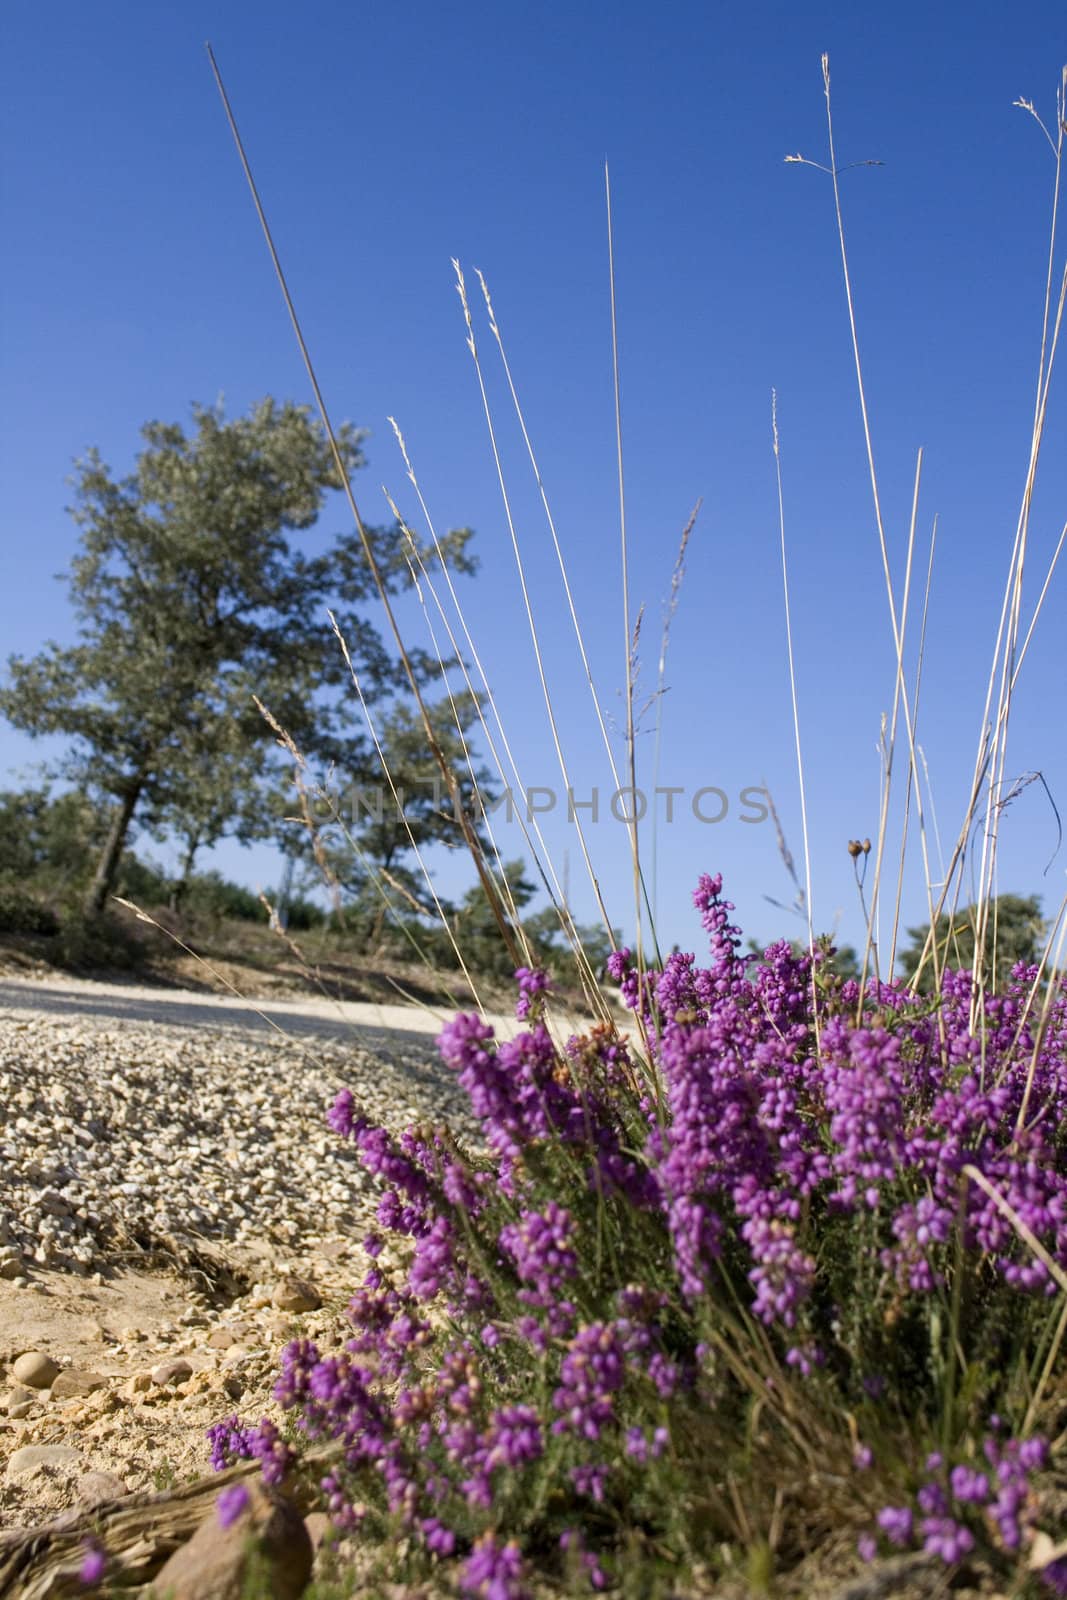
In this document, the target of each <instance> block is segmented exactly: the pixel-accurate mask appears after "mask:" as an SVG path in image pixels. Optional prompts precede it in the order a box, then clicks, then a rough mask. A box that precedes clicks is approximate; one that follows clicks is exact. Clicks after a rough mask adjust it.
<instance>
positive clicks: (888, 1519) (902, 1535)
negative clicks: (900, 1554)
mask: <svg viewBox="0 0 1067 1600" xmlns="http://www.w3.org/2000/svg"><path fill="white" fill-rule="evenodd" d="M875 1520H876V1521H877V1523H878V1526H879V1527H880V1528H881V1530H882V1532H883V1533H884V1534H885V1536H886V1538H887V1539H888V1540H889V1542H890V1544H895V1545H899V1546H900V1547H901V1548H902V1549H903V1548H906V1547H907V1546H908V1545H909V1544H910V1543H911V1540H912V1531H913V1528H914V1522H915V1519H914V1517H913V1516H912V1513H911V1511H910V1510H909V1509H908V1507H907V1506H883V1507H882V1509H881V1511H879V1513H878V1516H877V1518H876V1519H875Z"/></svg>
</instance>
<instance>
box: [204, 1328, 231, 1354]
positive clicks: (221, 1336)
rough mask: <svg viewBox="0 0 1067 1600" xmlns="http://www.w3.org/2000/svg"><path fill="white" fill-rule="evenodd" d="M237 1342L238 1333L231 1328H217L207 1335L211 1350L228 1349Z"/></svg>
mask: <svg viewBox="0 0 1067 1600" xmlns="http://www.w3.org/2000/svg"><path fill="white" fill-rule="evenodd" d="M236 1343H237V1335H236V1334H235V1333H233V1332H231V1330H230V1329H229V1328H215V1329H214V1330H213V1331H212V1332H211V1333H209V1334H208V1336H207V1344H208V1349H209V1350H228V1349H229V1348H230V1346H231V1345H233V1344H236Z"/></svg>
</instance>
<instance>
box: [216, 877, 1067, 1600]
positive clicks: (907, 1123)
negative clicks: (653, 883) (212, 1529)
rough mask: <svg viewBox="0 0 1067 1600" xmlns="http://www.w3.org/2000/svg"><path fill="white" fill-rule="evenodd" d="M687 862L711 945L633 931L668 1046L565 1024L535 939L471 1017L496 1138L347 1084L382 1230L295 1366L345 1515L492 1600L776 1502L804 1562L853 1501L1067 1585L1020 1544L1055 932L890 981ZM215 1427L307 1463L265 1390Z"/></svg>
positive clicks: (1056, 1317)
mask: <svg viewBox="0 0 1067 1600" xmlns="http://www.w3.org/2000/svg"><path fill="white" fill-rule="evenodd" d="M694 898H695V902H696V906H697V909H698V911H699V912H700V915H701V920H702V923H703V926H704V928H705V930H706V932H707V934H708V937H709V940H710V946H711V959H710V962H709V964H708V965H707V966H705V967H698V966H697V965H696V962H695V958H694V957H693V956H692V955H682V954H677V955H672V956H671V957H670V958H669V959H668V960H667V962H666V964H665V965H664V967H663V968H662V970H656V971H651V970H639V968H638V966H637V964H635V963H634V961H633V960H632V959H631V956H630V954H629V952H627V951H625V950H624V951H619V952H617V953H616V954H615V955H614V956H613V957H612V958H611V963H610V965H611V972H612V976H613V978H614V979H615V980H616V981H617V982H618V983H619V984H620V985H621V988H622V992H623V995H624V997H625V999H626V1002H627V1003H628V1005H629V1006H630V1007H631V1008H632V1010H633V1011H634V1013H635V1021H636V1030H635V1031H636V1034H637V1037H638V1038H639V1040H640V1045H639V1047H638V1046H635V1047H633V1048H631V1047H630V1046H629V1045H628V1044H627V1043H626V1041H625V1040H624V1039H622V1038H621V1037H619V1036H618V1035H617V1034H616V1033H615V1032H614V1031H612V1030H611V1029H609V1028H607V1027H601V1028H596V1029H594V1030H593V1031H592V1032H591V1033H589V1034H588V1035H586V1036H584V1037H580V1038H571V1039H570V1040H569V1041H568V1042H567V1043H566V1044H565V1045H564V1046H562V1047H561V1046H558V1045H557V1043H556V1042H555V1041H554V1039H553V1036H552V1034H551V1032H550V1030H549V1026H548V1023H547V1020H546V992H545V985H544V982H543V980H542V979H541V977H540V976H539V975H538V974H535V973H531V972H529V971H526V970H525V969H524V970H523V971H522V972H521V973H520V974H519V975H518V977H519V987H520V1000H519V1015H520V1019H521V1020H523V1021H524V1023H525V1029H524V1031H523V1032H521V1033H520V1034H519V1035H518V1036H517V1037H516V1038H514V1039H511V1040H508V1041H507V1042H500V1043H498V1042H497V1041H496V1040H495V1038H494V1034H493V1030H492V1028H491V1027H489V1026H488V1025H487V1024H486V1023H485V1022H484V1021H483V1020H482V1019H480V1018H479V1017H477V1016H459V1017H457V1018H455V1020H454V1021H453V1022H451V1023H450V1024H449V1025H448V1026H447V1027H446V1028H445V1030H444V1032H443V1033H442V1035H441V1038H440V1049H441V1053H442V1056H443V1059H444V1061H445V1063H446V1064H447V1066H448V1067H449V1068H450V1069H451V1070H452V1071H453V1072H454V1073H455V1074H456V1076H457V1078H458V1080H459V1082H460V1084H461V1085H462V1087H463V1088H464V1090H465V1091H466V1094H467V1096H468V1097H469V1100H470V1104H471V1107H472V1110H473V1112H474V1113H475V1115H476V1117H477V1118H478V1121H479V1123H480V1126H481V1130H482V1134H483V1148H482V1149H481V1150H480V1151H473V1150H464V1149H462V1148H461V1147H460V1146H459V1145H458V1144H457V1143H456V1141H455V1140H454V1139H453V1138H452V1137H451V1135H450V1134H449V1133H448V1132H447V1131H446V1130H444V1129H410V1130H409V1131H408V1132H407V1133H406V1134H405V1135H404V1136H403V1137H402V1138H400V1139H399V1140H398V1141H393V1140H392V1139H391V1138H390V1137H389V1136H388V1135H387V1134H386V1133H385V1132H384V1131H383V1130H382V1129H381V1128H377V1127H374V1126H372V1125H371V1124H370V1123H369V1122H368V1121H367V1119H366V1118H365V1117H364V1116H363V1115H362V1113H361V1111H360V1108H359V1106H358V1104H357V1103H356V1101H355V1100H354V1098H353V1096H352V1095H351V1094H349V1093H347V1092H346V1093H344V1094H342V1095H341V1096H340V1097H339V1098H338V1100H337V1102H336V1104H335V1106H334V1108H333V1111H332V1113H331V1123H332V1125H333V1127H334V1129H335V1130H336V1132H337V1133H338V1134H339V1135H341V1136H342V1137H344V1138H346V1139H350V1140H352V1141H354V1143H355V1144H356V1146H357V1147H358V1149H359V1151H360V1153H361V1156H362V1159H363V1162H364V1165H365V1167H366V1168H367V1170H368V1172H370V1173H371V1174H373V1175H374V1176H375V1177H376V1178H378V1179H379V1180H380V1181H381V1184H382V1188H383V1192H382V1197H381V1202H380V1206H379V1212H378V1216H379V1222H380V1226H381V1229H382V1233H380V1234H379V1233H375V1234H373V1235H371V1236H370V1237H369V1238H368V1239H367V1240H366V1242H365V1248H366V1251H367V1254H368V1257H369V1259H370V1265H369V1269H368V1271H367V1273H366V1275H365V1278H364V1280H363V1283H362V1285H361V1287H360V1288H359V1289H358V1290H357V1291H356V1293H355V1295H354V1296H353V1298H352V1301H351V1304H350V1307H349V1311H348V1315H349V1318H350V1320H351V1324H352V1337H351V1339H350V1340H349V1341H348V1344H347V1348H346V1350H345V1353H344V1354H343V1355H341V1356H337V1355H331V1356H324V1355H322V1354H321V1353H320V1351H319V1350H318V1349H317V1348H316V1346H315V1345H314V1344H313V1343H311V1342H309V1341H306V1340H299V1341H296V1342H294V1343H293V1344H291V1345H290V1346H289V1347H288V1349H287V1351H286V1353H285V1357H284V1363H283V1368H282V1372H281V1375H280V1378H279V1380H278V1384H277V1389H276V1395H277V1398H278V1400H279V1401H280V1403H281V1404H282V1406H283V1407H285V1408H286V1409H288V1410H290V1411H291V1412H292V1413H293V1414H294V1417H295V1419H296V1420H297V1423H298V1427H299V1430H300V1431H302V1433H303V1434H304V1435H305V1436H306V1438H307V1439H308V1440H311V1441H326V1442H332V1443H333V1444H334V1445H335V1447H336V1454H335V1458H334V1460H333V1462H332V1464H331V1465H330V1468H329V1471H328V1472H327V1474H326V1476H325V1477H323V1478H322V1480H321V1487H322V1493H323V1496H324V1498H325V1503H326V1506H327V1508H328V1510H329V1512H330V1514H331V1516H332V1518H333V1519H334V1521H335V1523H337V1524H338V1525H339V1526H340V1527H342V1528H345V1527H349V1528H352V1527H357V1526H359V1527H362V1528H363V1529H365V1530H366V1531H367V1532H368V1533H369V1534H375V1533H377V1534H379V1535H381V1536H387V1535H396V1534H398V1533H402V1534H403V1536H404V1538H405V1540H406V1541H407V1543H406V1545H405V1546H404V1548H405V1549H406V1550H407V1551H408V1552H409V1560H410V1561H411V1562H412V1563H414V1565H415V1566H418V1565H419V1563H422V1564H423V1565H428V1564H433V1563H435V1562H439V1561H442V1560H449V1559H452V1560H455V1561H457V1562H458V1563H459V1565H458V1582H459V1586H460V1590H461V1592H462V1593H463V1594H465V1595H470V1596H486V1597H490V1600H508V1597H518V1596H520V1595H523V1594H526V1593H527V1592H528V1586H529V1582H530V1576H529V1575H530V1572H531V1570H532V1569H533V1568H534V1567H536V1569H537V1571H538V1572H539V1573H540V1574H542V1575H544V1574H547V1575H549V1576H551V1575H552V1573H553V1572H555V1573H556V1575H557V1576H559V1577H560V1579H561V1580H562V1581H564V1582H565V1583H566V1584H567V1585H568V1592H581V1590H582V1589H583V1588H584V1589H586V1590H590V1591H595V1590H601V1589H606V1588H614V1587H617V1586H621V1587H622V1588H623V1589H624V1590H626V1592H634V1593H641V1594H644V1595H647V1594H654V1593H656V1592H657V1586H666V1587H664V1589H663V1592H668V1589H669V1585H670V1583H671V1582H672V1581H673V1580H675V1579H677V1578H678V1576H679V1574H688V1575H690V1576H691V1575H692V1574H693V1573H694V1572H696V1571H697V1570H699V1569H703V1570H708V1571H712V1572H714V1570H715V1569H716V1567H717V1566H721V1564H722V1562H723V1561H724V1560H728V1559H730V1555H729V1552H731V1551H734V1552H737V1551H739V1550H740V1549H741V1548H742V1547H743V1546H744V1545H745V1544H746V1543H747V1544H749V1545H751V1543H752V1542H753V1541H754V1540H755V1539H756V1538H757V1536H758V1537H759V1538H760V1539H767V1538H769V1530H770V1529H771V1527H772V1525H773V1527H774V1529H775V1532H774V1537H773V1539H771V1540H770V1542H771V1543H772V1544H773V1545H774V1546H776V1554H777V1560H778V1561H779V1563H780V1564H782V1565H783V1566H787V1565H789V1564H790V1563H794V1562H796V1561H797V1560H799V1558H800V1557H801V1556H802V1555H803V1554H804V1552H805V1550H806V1549H807V1548H810V1547H811V1545H812V1544H813V1543H815V1542H817V1540H818V1538H819V1536H820V1534H821V1533H822V1532H824V1531H826V1530H827V1529H828V1528H830V1527H837V1528H839V1527H840V1526H841V1525H842V1524H843V1523H845V1524H849V1523H850V1524H851V1525H852V1526H853V1527H854V1529H855V1533H856V1535H857V1539H858V1544H859V1551H860V1554H861V1555H862V1556H863V1557H865V1558H867V1559H871V1558H873V1557H874V1556H875V1555H876V1554H877V1553H878V1552H879V1550H891V1549H893V1548H923V1549H925V1550H926V1551H927V1552H929V1553H930V1554H932V1555H934V1556H936V1557H937V1558H939V1559H940V1560H942V1561H944V1562H945V1563H946V1564H948V1565H949V1566H953V1567H954V1566H956V1565H957V1564H958V1563H960V1562H964V1561H971V1562H975V1561H981V1562H982V1563H984V1564H985V1565H986V1566H987V1567H989V1566H992V1567H993V1568H994V1569H997V1570H998V1571H999V1572H1000V1573H1001V1575H1002V1576H1003V1575H1005V1574H1010V1575H1011V1576H1012V1579H1013V1581H1014V1582H1015V1584H1016V1587H1015V1589H1014V1590H1013V1593H1016V1594H1022V1593H1024V1592H1028V1591H1027V1590H1026V1588H1025V1585H1026V1584H1027V1583H1031V1584H1033V1585H1036V1586H1037V1587H1035V1589H1034V1592H1035V1593H1040V1592H1046V1593H1047V1592H1054V1593H1067V1567H1065V1564H1064V1563H1063V1562H1062V1561H1056V1560H1051V1561H1049V1562H1048V1563H1047V1564H1046V1565H1045V1567H1044V1568H1043V1569H1042V1570H1041V1571H1040V1572H1038V1573H1037V1574H1036V1576H1033V1577H1028V1576H1027V1569H1028V1563H1029V1564H1031V1565H1032V1564H1035V1563H1034V1555H1033V1552H1034V1548H1035V1542H1036V1541H1037V1540H1038V1536H1039V1535H1041V1536H1042V1537H1043V1538H1044V1540H1045V1544H1046V1545H1048V1536H1051V1537H1052V1538H1053V1539H1054V1538H1055V1537H1056V1534H1057V1530H1056V1528H1055V1526H1054V1523H1053V1522H1050V1517H1052V1512H1051V1511H1049V1509H1048V1507H1047V1506H1046V1504H1045V1502H1044V1501H1043V1500H1042V1497H1041V1494H1040V1492H1039V1491H1040V1486H1041V1483H1042V1482H1043V1481H1044V1480H1043V1477H1042V1475H1043V1474H1044V1473H1046V1469H1047V1468H1048V1466H1049V1447H1048V1444H1047V1443H1046V1441H1045V1438H1044V1437H1043V1436H1042V1433H1041V1428H1042V1427H1043V1426H1045V1425H1047V1423H1048V1421H1049V1419H1050V1418H1052V1417H1053V1416H1054V1412H1055V1406H1056V1403H1057V1401H1062V1399H1063V1397H1064V1395H1063V1389H1064V1386H1063V1382H1062V1373H1061V1371H1060V1369H1059V1368H1058V1365H1057V1362H1058V1358H1059V1354H1060V1342H1061V1336H1062V1334H1063V1332H1064V1327H1065V1323H1067V1309H1065V1308H1067V1298H1065V1296H1064V1293H1063V1287H1064V1285H1065V1284H1067V1278H1065V1277H1064V1269H1067V991H1064V989H1063V988H1062V987H1061V988H1060V989H1059V990H1057V991H1056V992H1055V993H1054V994H1053V995H1051V996H1050V999H1049V1004H1048V1005H1047V1006H1046V1007H1045V1010H1044V1014H1043V1016H1042V1018H1041V1020H1040V1023H1039V1021H1038V1019H1037V1018H1036V1017H1035V1016H1033V1015H1032V1014H1031V1012H1030V1010H1029V1008H1028V997H1029V996H1030V993H1031V990H1032V988H1033V986H1034V981H1035V978H1036V976H1037V975H1036V973H1035V972H1034V971H1033V970H1031V969H1023V968H1016V970H1015V972H1014V974H1013V978H1012V982H1011V984H1010V986H1009V987H1008V989H1007V990H1006V992H1004V993H1002V994H999V995H987V996H983V997H980V1004H972V995H971V991H970V982H969V978H968V977H967V976H966V975H963V974H947V975H946V976H945V979H944V983H943V986H942V992H941V994H940V996H939V997H937V998H935V999H933V1000H931V999H930V998H929V997H919V996H917V995H915V994H912V993H909V992H908V991H906V990H905V989H904V988H903V987H901V986H899V985H885V984H883V983H879V982H877V981H873V980H872V981H871V982H870V983H869V984H868V985H867V987H866V989H865V990H863V991H862V992H861V990H860V988H859V986H858V984H857V983H856V982H854V981H847V982H842V981H841V979H840V978H838V977H835V976H833V975H832V973H831V972H830V970H829V967H828V964H827V963H826V962H825V960H824V957H823V955H822V953H820V952H818V951H817V952H816V954H815V956H814V958H813V957H812V956H809V955H806V954H803V955H797V954H796V953H795V952H794V951H793V950H792V949H791V948H790V946H789V945H788V944H786V943H784V942H783V943H780V944H776V945H772V946H771V947H770V949H768V950H767V951H766V952H765V953H764V956H763V958H762V959H761V960H760V961H758V962H753V961H752V960H751V959H750V958H746V957H744V956H743V955H742V954H741V941H740V935H739V932H738V930H737V929H736V928H735V927H734V926H733V925H732V924H731V923H730V921H729V913H730V911H731V910H732V909H733V908H732V907H731V906H730V904H729V903H728V902H726V901H724V900H723V899H722V886H721V881H720V880H719V879H718V878H708V877H704V878H702V879H701V880H700V884H699V886H698V889H697V892H696V894H695V897H694ZM384 1235H389V1236H390V1238H391V1248H390V1249H389V1251H388V1252H387V1251H386V1250H385V1244H386V1240H385V1237H384ZM212 1444H213V1459H214V1462H215V1464H216V1465H217V1466H224V1465H226V1464H227V1462H229V1461H231V1460H233V1459H234V1458H235V1457H237V1456H239V1455H244V1456H251V1455H258V1456H259V1457H260V1458H261V1459H262V1461H263V1465H264V1472H265V1473H266V1474H268V1475H270V1476H277V1475H280V1474H281V1473H283V1472H284V1471H285V1470H286V1469H287V1467H288V1466H289V1465H290V1460H291V1452H290V1450H289V1447H288V1446H287V1445H286V1444H285V1443H284V1441H283V1440H282V1439H281V1438H280V1436H279V1435H278V1433H277V1431H276V1430H275V1429H274V1428H272V1427H271V1426H270V1425H269V1424H264V1425H262V1426H261V1428H260V1429H259V1430H253V1431H251V1432H246V1431H245V1430H242V1429H241V1428H240V1427H238V1425H237V1423H236V1419H235V1420H234V1421H233V1422H232V1423H221V1424H219V1425H218V1427H217V1428H216V1429H214V1430H212ZM1060 1536H1062V1529H1061V1530H1060ZM397 1548H398V1546H397V1545H396V1544H394V1545H393V1546H392V1547H391V1559H394V1560H395V1559H396V1551H397ZM1049 1548H1054V1545H1053V1546H1049ZM734 1559H736V1557H734ZM635 1585H636V1587H634V1586H635Z"/></svg>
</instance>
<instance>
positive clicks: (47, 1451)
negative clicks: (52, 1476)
mask: <svg viewBox="0 0 1067 1600" xmlns="http://www.w3.org/2000/svg"><path fill="white" fill-rule="evenodd" d="M80 1460H81V1457H80V1456H79V1454H78V1452H77V1450H72V1449H70V1447H69V1446H68V1445H65V1444H24V1445H23V1447H22V1449H21V1450H16V1451H15V1452H14V1453H13V1455H12V1456H11V1459H10V1460H9V1461H8V1464H7V1470H8V1472H10V1473H11V1475H12V1476H13V1477H18V1478H22V1477H26V1478H35V1477H36V1476H37V1474H38V1473H39V1472H46V1473H50V1472H72V1471H73V1470H74V1468H75V1467H76V1466H77V1465H78V1462H79V1461H80Z"/></svg>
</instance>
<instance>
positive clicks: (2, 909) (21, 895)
mask: <svg viewBox="0 0 1067 1600" xmlns="http://www.w3.org/2000/svg"><path fill="white" fill-rule="evenodd" d="M58 931H59V918H58V917H57V916H56V914H55V912H54V911H53V910H52V908H51V906H46V905H43V904H42V902H41V901H40V900H38V899H36V898H35V897H34V896H33V895H31V894H26V893H25V892H24V891H23V890H21V889H16V888H13V887H11V886H10V885H6V886H0V933H38V934H54V933H58Z"/></svg>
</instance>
